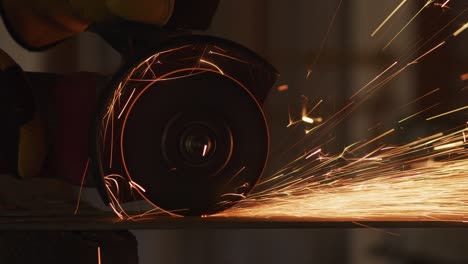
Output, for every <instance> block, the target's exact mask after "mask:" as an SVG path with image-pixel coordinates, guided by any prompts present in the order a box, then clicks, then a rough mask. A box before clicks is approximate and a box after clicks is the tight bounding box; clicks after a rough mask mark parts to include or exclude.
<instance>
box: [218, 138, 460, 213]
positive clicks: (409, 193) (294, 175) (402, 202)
mask: <svg viewBox="0 0 468 264" xmlns="http://www.w3.org/2000/svg"><path fill="white" fill-rule="evenodd" d="M466 132H468V129H462V130H457V131H455V132H450V133H447V134H436V135H434V136H430V137H426V138H423V139H419V140H416V141H414V142H412V143H409V144H406V145H403V146H395V147H391V148H382V147H379V148H377V149H375V150H374V151H371V152H370V153H371V155H366V156H365V157H363V158H352V157H348V154H349V152H347V151H346V150H345V151H344V152H343V153H341V154H340V155H337V156H332V155H324V156H321V157H317V158H316V159H315V161H306V162H303V161H301V162H299V160H298V162H295V163H293V164H292V165H290V167H288V168H284V169H282V170H281V172H279V174H278V175H274V176H273V177H272V178H275V177H278V178H279V179H285V181H279V180H278V178H277V179H276V180H275V184H273V185H272V186H269V187H268V188H266V189H264V190H258V191H256V192H255V191H254V193H252V194H251V195H249V196H248V197H247V198H246V199H245V200H242V201H241V202H240V203H238V204H237V205H235V206H234V207H233V208H231V209H229V210H228V211H225V212H222V213H220V214H218V215H217V216H228V217H302V218H309V219H310V220H321V219H323V220H325V219H326V220H337V221H338V220H346V221H350V220H351V221H362V220H366V221H380V220H385V221H398V220H405V221H433V220H443V221H468V198H466V193H467V192H468V170H467V168H468V148H467V147H468V144H467V143H466V142H463V141H461V139H462V134H463V133H466ZM441 143H442V144H441ZM439 144H440V145H439ZM357 146H358V148H359V147H360V146H362V145H359V144H357ZM351 148H352V147H351ZM302 160H304V159H302ZM343 162H345V165H343V164H342V163H343ZM324 163H326V165H325V166H326V168H325V169H324V168H323V167H322V166H324ZM324 171H325V173H324ZM267 184H268V182H266V181H265V182H260V183H259V184H258V185H259V187H260V189H261V187H262V185H267ZM270 184H271V182H270Z"/></svg>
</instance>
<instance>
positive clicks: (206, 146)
mask: <svg viewBox="0 0 468 264" xmlns="http://www.w3.org/2000/svg"><path fill="white" fill-rule="evenodd" d="M207 149H208V145H207V144H205V145H203V153H202V157H205V155H206V150H207Z"/></svg>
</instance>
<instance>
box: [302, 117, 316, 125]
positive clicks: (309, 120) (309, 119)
mask: <svg viewBox="0 0 468 264" xmlns="http://www.w3.org/2000/svg"><path fill="white" fill-rule="evenodd" d="M302 121H303V122H306V123H308V124H313V123H314V119H312V118H310V117H308V116H303V117H302Z"/></svg>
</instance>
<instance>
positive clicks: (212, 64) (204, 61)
mask: <svg viewBox="0 0 468 264" xmlns="http://www.w3.org/2000/svg"><path fill="white" fill-rule="evenodd" d="M200 62H202V63H206V64H208V65H210V66H213V67H215V68H216V69H217V70H218V71H219V73H221V74H222V75H224V72H223V70H221V68H219V66H218V65H216V64H214V63H213V62H210V61H207V60H204V59H200Z"/></svg>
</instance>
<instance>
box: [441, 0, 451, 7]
mask: <svg viewBox="0 0 468 264" xmlns="http://www.w3.org/2000/svg"><path fill="white" fill-rule="evenodd" d="M448 2H450V0H447V1H445V2H444V3H443V4H442V5H441V6H440V7H441V8H444V7H445V6H446V5H447V4H448Z"/></svg>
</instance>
